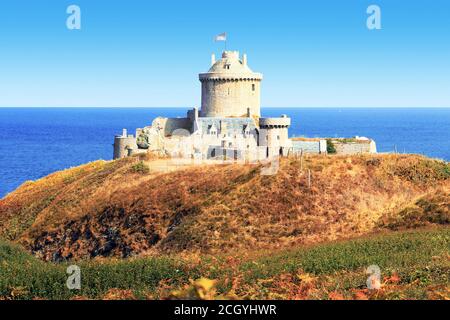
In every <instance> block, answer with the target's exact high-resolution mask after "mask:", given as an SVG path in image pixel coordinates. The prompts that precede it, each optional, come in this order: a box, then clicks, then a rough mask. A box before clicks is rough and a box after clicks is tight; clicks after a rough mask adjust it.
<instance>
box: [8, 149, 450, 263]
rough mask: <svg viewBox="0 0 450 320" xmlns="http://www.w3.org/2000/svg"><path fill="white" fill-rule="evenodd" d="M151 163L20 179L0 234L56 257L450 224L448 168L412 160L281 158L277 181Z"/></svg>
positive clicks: (229, 170) (317, 238) (226, 247)
mask: <svg viewBox="0 0 450 320" xmlns="http://www.w3.org/2000/svg"><path fill="white" fill-rule="evenodd" d="M158 161H160V160H147V159H143V160H142V159H139V158H128V159H122V160H118V161H110V162H104V161H97V162H93V163H90V164H87V165H84V166H80V167H77V168H73V169H68V170H65V171H62V172H57V173H54V174H52V175H50V176H48V177H45V178H43V179H40V180H38V181H35V182H27V183H25V184H24V185H22V186H21V187H20V188H19V189H17V190H16V191H15V192H13V193H11V194H9V195H7V196H6V197H5V198H4V199H2V200H0V237H2V238H4V239H7V240H11V241H14V242H17V243H20V244H22V245H23V246H24V247H25V248H27V249H28V250H29V251H30V252H32V253H33V254H35V255H36V256H38V257H39V258H42V259H44V260H47V261H56V262H60V261H65V260H73V259H85V258H94V257H112V256H114V257H121V258H124V257H130V256H135V255H151V254H161V253H164V254H165V253H183V252H185V253H186V252H187V253H194V252H198V253H210V254H214V253H218V252H220V253H223V252H232V251H235V250H241V251H245V250H248V249H252V250H254V249H277V248H286V247H290V246H297V245H304V244H311V243H317V242H324V241H331V240H336V239H342V238H349V237H354V236H360V235H363V234H368V233H372V232H374V231H376V230H378V229H380V228H391V229H399V228H402V227H408V226H410V225H411V224H414V226H420V225H428V224H446V223H448V219H449V213H448V205H449V198H450V197H449V185H450V168H449V165H448V164H447V163H445V162H440V161H436V160H431V159H428V158H425V157H420V156H412V155H379V156H375V157H374V156H353V157H325V156H311V157H307V158H305V159H303V160H300V159H282V161H281V162H280V168H279V170H278V172H277V174H275V175H261V174H260V171H261V165H253V164H247V165H238V164H229V165H206V166H188V167H185V168H181V169H178V170H176V171H173V172H167V173H164V172H161V171H160V170H158V169H157V168H156V164H157V163H159V162H158ZM308 170H311V185H308V174H307V171H308ZM427 201H428V202H429V203H431V207H430V208H431V209H432V210H431V214H429V213H427V212H428V211H430V209H429V208H428V209H423V210H422V211H421V209H420V208H421V206H422V207H423V206H427V205H426V203H427ZM405 210H406V211H405ZM435 212H439V215H435V214H434V213H435ZM412 216H414V221H413V220H412ZM402 219H403V220H402Z"/></svg>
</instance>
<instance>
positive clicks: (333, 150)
mask: <svg viewBox="0 0 450 320" xmlns="http://www.w3.org/2000/svg"><path fill="white" fill-rule="evenodd" d="M327 153H329V154H334V153H336V148H335V146H334V143H333V141H332V140H331V139H327Z"/></svg>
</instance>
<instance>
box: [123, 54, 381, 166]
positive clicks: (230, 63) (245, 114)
mask: <svg viewBox="0 0 450 320" xmlns="http://www.w3.org/2000/svg"><path fill="white" fill-rule="evenodd" d="M262 79H263V75H262V74H261V73H257V72H253V71H252V70H251V69H250V68H249V66H248V61H247V55H246V54H243V55H242V57H240V55H239V52H237V51H224V52H223V53H222V57H221V59H219V60H217V61H216V58H215V55H214V54H213V55H212V56H211V67H210V69H209V70H208V72H206V73H200V74H199V80H200V82H201V88H202V95H201V109H200V110H198V109H197V108H193V109H192V110H189V111H188V112H187V115H186V117H184V118H161V117H158V118H156V119H154V120H153V122H152V124H151V126H148V127H144V128H139V129H137V130H136V135H135V136H134V135H129V134H127V132H126V130H125V129H124V130H123V133H122V135H118V136H116V137H115V139H114V159H118V158H123V157H126V156H130V155H133V154H136V153H141V152H149V151H150V152H155V153H159V154H161V155H169V156H171V157H182V158H191V159H235V160H248V161H258V160H264V159H268V158H272V157H275V156H287V155H289V154H295V153H299V152H311V153H326V152H327V141H326V140H325V139H310V140H308V139H290V138H289V135H288V128H289V126H290V124H291V119H290V118H289V117H288V116H286V115H281V116H280V117H277V118H265V117H261V106H260V100H261V99H260V95H261V81H262ZM360 142H361V143H358V146H357V147H356V149H354V150H353V149H348V147H347V149H348V150H352V151H351V153H357V152H376V148H375V144H374V142H373V141H372V140H369V139H367V140H364V139H363V140H361V141H360ZM337 143H339V142H337ZM341 149H342V150H344V149H345V148H344V147H342V148H341Z"/></svg>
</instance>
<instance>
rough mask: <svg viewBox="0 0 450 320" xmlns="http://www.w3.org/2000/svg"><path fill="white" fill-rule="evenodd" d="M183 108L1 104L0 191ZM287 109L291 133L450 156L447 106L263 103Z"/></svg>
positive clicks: (105, 152) (87, 156)
mask: <svg viewBox="0 0 450 320" xmlns="http://www.w3.org/2000/svg"><path fill="white" fill-rule="evenodd" d="M187 110H188V108H144V107H136V108H117V107H114V108H107V107H79V108H74V107H67V108H60V107H47V108H46V107H20V108H12V107H11V108H8V107H3V108H0V150H1V152H0V176H1V183H0V197H3V196H5V195H6V194H7V193H9V192H11V191H13V190H15V189H16V188H17V187H18V186H20V185H21V184H22V183H23V182H25V181H27V180H36V179H39V178H42V177H44V176H46V175H48V174H50V173H52V172H55V171H58V170H63V169H66V168H69V167H73V166H78V165H81V164H83V163H87V162H90V161H95V160H99V159H103V160H110V159H112V154H113V147H112V144H113V138H114V135H115V134H120V133H121V131H122V128H126V129H127V130H128V131H129V132H130V133H134V131H135V130H136V128H141V127H144V126H148V125H150V124H151V122H152V120H153V119H154V118H156V117H158V116H162V117H184V116H185V115H186V112H187ZM261 112H262V115H263V116H267V117H269V116H280V115H281V114H287V115H288V116H290V117H291V118H292V125H291V127H290V129H289V135H290V136H291V137H301V136H304V137H312V138H315V137H354V136H365V137H369V138H372V139H374V140H375V141H376V143H377V148H378V152H393V151H395V150H396V151H397V152H399V153H414V154H423V155H426V156H428V157H432V158H439V159H443V160H446V161H449V160H450V108H353V107H352V108H328V107H327V108H325V107H324V108H262V111H261Z"/></svg>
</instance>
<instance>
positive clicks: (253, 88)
mask: <svg viewBox="0 0 450 320" xmlns="http://www.w3.org/2000/svg"><path fill="white" fill-rule="evenodd" d="M255 87H256V86H255V84H254V83H252V91H255Z"/></svg>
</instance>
